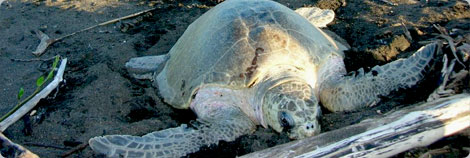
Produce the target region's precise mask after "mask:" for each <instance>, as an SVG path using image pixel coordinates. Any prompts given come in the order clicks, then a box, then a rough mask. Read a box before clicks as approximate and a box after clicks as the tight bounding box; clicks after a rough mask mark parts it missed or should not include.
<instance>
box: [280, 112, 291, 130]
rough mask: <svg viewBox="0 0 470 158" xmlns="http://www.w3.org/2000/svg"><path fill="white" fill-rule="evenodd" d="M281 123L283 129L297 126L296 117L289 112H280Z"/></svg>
mask: <svg viewBox="0 0 470 158" xmlns="http://www.w3.org/2000/svg"><path fill="white" fill-rule="evenodd" d="M279 123H280V124H281V127H282V128H283V130H289V129H291V128H292V127H294V126H295V123H294V119H292V117H291V116H290V115H289V114H288V113H287V112H284V111H282V112H279Z"/></svg>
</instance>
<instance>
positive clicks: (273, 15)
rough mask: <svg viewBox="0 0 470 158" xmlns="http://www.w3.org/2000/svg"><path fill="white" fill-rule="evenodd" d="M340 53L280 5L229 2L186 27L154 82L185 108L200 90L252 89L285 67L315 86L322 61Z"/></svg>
mask: <svg viewBox="0 0 470 158" xmlns="http://www.w3.org/2000/svg"><path fill="white" fill-rule="evenodd" d="M337 52H338V50H337V48H336V46H335V45H334V43H333V42H332V40H331V39H330V38H329V37H328V36H327V35H326V34H325V33H323V32H322V31H321V30H320V29H318V28H316V27H315V26H313V25H312V24H311V23H310V22H309V21H307V20H306V19H305V18H304V17H302V16H300V15H299V14H297V13H295V12H294V11H293V10H291V9H289V8H287V7H285V6H283V5H281V4H279V3H277V2H273V1H268V0H228V1H225V2H223V3H221V4H219V5H217V6H215V7H214V8H212V9H210V10H209V11H207V12H206V13H204V14H203V15H202V16H201V17H199V18H198V19H197V20H195V21H194V22H193V23H192V24H191V25H190V26H189V27H188V28H187V29H186V31H185V32H184V33H183V35H182V36H181V37H180V38H179V40H178V41H177V42H176V44H175V45H174V46H173V48H172V49H171V50H170V52H169V55H170V58H169V60H168V61H167V63H166V64H165V67H164V69H163V70H162V71H161V72H160V73H159V74H158V76H157V77H156V84H157V86H158V87H159V90H160V95H161V96H162V97H163V98H164V101H165V102H167V103H169V104H171V105H172V106H174V107H175V108H180V109H184V108H188V107H189V105H190V101H191V99H192V96H193V95H195V93H196V91H197V89H199V88H201V86H206V85H213V86H220V87H229V88H233V89H243V88H253V87H256V86H257V85H259V84H261V83H263V82H264V81H266V79H267V78H272V77H275V74H282V73H279V72H277V73H275V74H274V73H272V72H276V70H277V69H278V68H277V67H279V66H281V67H282V65H285V66H287V67H292V68H294V69H297V70H298V71H297V72H298V77H302V78H305V80H307V81H308V82H309V83H310V82H311V83H312V84H313V83H314V82H315V81H314V80H315V73H316V69H317V68H316V67H318V65H320V64H322V63H321V59H322V58H325V57H326V56H327V55H329V54H331V53H337Z"/></svg>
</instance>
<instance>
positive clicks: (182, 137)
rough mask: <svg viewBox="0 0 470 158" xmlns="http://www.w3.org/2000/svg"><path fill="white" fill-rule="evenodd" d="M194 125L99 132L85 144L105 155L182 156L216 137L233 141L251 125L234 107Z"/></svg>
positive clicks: (250, 131) (211, 141)
mask: <svg viewBox="0 0 470 158" xmlns="http://www.w3.org/2000/svg"><path fill="white" fill-rule="evenodd" d="M221 112H222V111H221ZM217 113H219V112H217ZM195 126H196V127H195V128H192V127H187V126H186V125H185V124H183V125H181V126H180V127H176V128H170V129H166V130H161V131H156V132H152V133H149V134H146V135H144V136H142V137H139V136H130V135H107V136H102V137H101V136H100V137H95V138H92V139H90V141H89V144H90V147H91V148H92V149H93V150H94V151H96V152H98V153H102V154H105V155H106V156H108V157H132V158H140V157H142V158H146V157H182V156H185V155H187V154H189V153H193V152H196V151H198V150H199V148H200V147H203V146H207V145H211V144H217V143H218V142H219V141H220V140H224V141H233V140H235V139H236V138H237V137H239V136H241V135H245V134H249V133H252V132H253V131H254V129H255V125H254V124H253V122H252V121H251V120H250V119H249V118H248V117H247V116H245V115H244V114H243V113H241V111H240V110H238V109H234V108H232V109H225V111H224V112H223V113H221V114H220V115H218V114H216V115H215V117H214V118H213V120H212V119H211V120H204V121H202V120H200V121H198V123H197V124H195Z"/></svg>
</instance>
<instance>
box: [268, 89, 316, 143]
mask: <svg viewBox="0 0 470 158" xmlns="http://www.w3.org/2000/svg"><path fill="white" fill-rule="evenodd" d="M263 115H264V120H265V122H266V124H267V125H269V126H270V127H271V128H273V129H274V130H276V131H277V132H287V134H288V136H289V138H291V139H302V138H305V137H310V136H313V135H317V134H318V133H320V125H319V123H318V120H317V119H318V117H319V116H320V115H321V109H320V106H319V105H318V101H317V98H316V96H315V95H314V93H313V90H312V88H311V87H310V86H309V85H308V84H306V83H303V82H297V81H291V82H287V83H283V84H280V85H278V86H276V87H273V88H272V89H270V90H268V92H267V93H266V95H265V97H264V99H263Z"/></svg>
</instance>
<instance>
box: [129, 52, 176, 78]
mask: <svg viewBox="0 0 470 158" xmlns="http://www.w3.org/2000/svg"><path fill="white" fill-rule="evenodd" d="M168 58H169V55H156V56H143V57H135V58H131V59H130V60H129V61H128V62H127V63H126V69H127V71H128V72H129V74H131V75H132V76H133V77H134V78H137V79H152V77H153V73H155V72H157V70H158V69H159V68H160V66H162V65H163V64H164V63H165V62H166V61H167V60H168Z"/></svg>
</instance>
